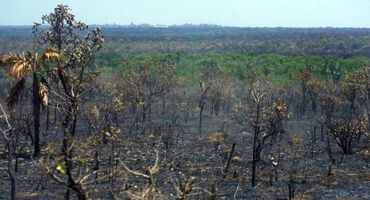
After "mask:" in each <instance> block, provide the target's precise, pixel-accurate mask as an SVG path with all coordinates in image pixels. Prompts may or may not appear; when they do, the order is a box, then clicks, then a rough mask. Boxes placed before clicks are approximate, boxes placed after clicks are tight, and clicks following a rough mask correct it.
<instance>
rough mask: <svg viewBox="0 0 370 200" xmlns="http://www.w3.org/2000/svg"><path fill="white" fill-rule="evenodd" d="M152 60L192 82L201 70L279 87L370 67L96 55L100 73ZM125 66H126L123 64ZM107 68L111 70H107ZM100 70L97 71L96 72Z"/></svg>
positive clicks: (235, 56)
mask: <svg viewBox="0 0 370 200" xmlns="http://www.w3.org/2000/svg"><path fill="white" fill-rule="evenodd" d="M146 58H154V59H158V60H162V61H165V60H166V62H171V63H172V64H173V65H174V66H176V69H175V75H176V76H178V77H184V78H187V79H189V80H190V82H195V81H196V77H197V75H198V74H199V73H200V72H201V71H202V70H205V69H207V70H211V69H212V70H217V71H218V72H219V73H221V74H225V75H231V76H232V77H235V78H237V79H238V80H241V81H243V80H245V79H246V78H247V77H249V76H251V75H252V76H254V75H257V76H259V77H262V78H266V79H269V80H272V81H273V82H275V83H277V84H279V85H282V86H284V85H290V84H294V83H296V82H297V79H296V75H297V74H298V73H300V72H302V71H303V70H304V69H306V68H310V69H311V70H312V72H313V78H314V79H318V80H322V81H329V82H331V81H341V80H342V79H343V78H344V77H345V75H346V74H347V73H349V72H352V71H355V70H357V69H359V68H361V67H363V66H368V65H370V59H369V58H367V57H362V56H356V57H350V58H333V57H325V56H317V55H296V56H285V55H279V54H260V55H255V54H247V53H219V52H208V53H151V54H135V55H133V54H123V53H122V54H120V53H118V52H113V53H108V52H103V53H101V54H99V56H98V60H99V63H100V64H101V65H99V66H104V68H102V69H103V71H105V72H109V71H111V72H112V73H114V72H115V70H117V69H119V70H121V71H122V70H123V71H125V70H127V63H130V62H131V63H132V62H133V61H140V60H144V59H146ZM125 63H126V64H125ZM109 68H111V69H112V70H108V69H109ZM100 69H101V68H100Z"/></svg>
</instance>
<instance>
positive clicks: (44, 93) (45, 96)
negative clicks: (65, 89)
mask: <svg viewBox="0 0 370 200" xmlns="http://www.w3.org/2000/svg"><path fill="white" fill-rule="evenodd" d="M39 84H40V85H39V87H40V89H39V95H40V97H41V103H42V106H43V107H47V106H48V105H49V87H48V85H47V83H46V80H45V79H41V81H40V83H39Z"/></svg>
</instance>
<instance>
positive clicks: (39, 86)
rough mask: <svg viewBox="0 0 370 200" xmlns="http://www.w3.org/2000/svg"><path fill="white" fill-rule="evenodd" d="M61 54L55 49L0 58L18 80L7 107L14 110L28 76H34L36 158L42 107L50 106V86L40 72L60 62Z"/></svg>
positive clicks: (11, 54) (38, 153) (35, 155)
mask: <svg viewBox="0 0 370 200" xmlns="http://www.w3.org/2000/svg"><path fill="white" fill-rule="evenodd" d="M60 58H61V54H60V52H59V51H58V50H56V49H54V48H46V49H45V50H44V51H43V52H42V54H41V56H40V55H39V54H38V53H37V52H35V53H31V52H28V54H27V56H25V55H24V53H23V54H14V53H10V54H8V55H2V56H0V65H2V66H7V67H9V70H8V72H9V75H10V76H11V77H13V78H15V79H16V80H17V83H16V84H15V85H14V86H13V87H12V88H11V89H10V93H9V96H8V98H7V99H6V102H7V106H8V108H9V109H12V108H13V107H14V106H15V104H16V103H17V102H18V99H19V96H20V94H21V92H22V90H23V89H24V88H25V84H26V80H27V79H26V76H27V75H28V74H32V80H33V81H32V104H33V120H34V154H33V156H34V157H38V156H39V155H40V106H41V105H43V106H45V107H46V106H48V105H49V101H48V86H47V83H46V81H44V79H41V80H40V79H39V76H38V72H39V70H40V69H41V68H42V67H44V66H45V65H46V63H48V62H51V61H59V60H60Z"/></svg>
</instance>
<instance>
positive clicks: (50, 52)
mask: <svg viewBox="0 0 370 200" xmlns="http://www.w3.org/2000/svg"><path fill="white" fill-rule="evenodd" d="M61 58H62V54H61V52H60V51H59V50H58V49H55V48H46V49H45V50H44V52H43V54H42V59H43V60H46V61H58V60H60V59H61Z"/></svg>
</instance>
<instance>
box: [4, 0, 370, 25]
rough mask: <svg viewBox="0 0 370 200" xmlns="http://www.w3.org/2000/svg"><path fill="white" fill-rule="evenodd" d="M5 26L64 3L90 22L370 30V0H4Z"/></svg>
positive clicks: (36, 16) (35, 18)
mask: <svg viewBox="0 0 370 200" xmlns="http://www.w3.org/2000/svg"><path fill="white" fill-rule="evenodd" d="M0 3H1V4H0V5H1V7H0V25H32V24H33V22H35V21H36V22H40V21H41V16H42V15H43V14H48V13H50V12H52V11H53V8H54V7H55V6H56V5H58V4H66V5H68V6H69V7H70V8H71V9H72V13H73V14H74V15H75V16H76V19H77V20H80V21H82V22H85V23H86V24H113V23H115V24H120V25H126V24H130V23H131V22H133V23H135V24H141V23H149V24H152V25H156V24H162V25H174V24H185V23H192V24H201V23H202V24H217V25H225V26H241V27H277V26H283V27H328V26H331V27H368V28H370V0H64V1H63V0H0Z"/></svg>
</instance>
